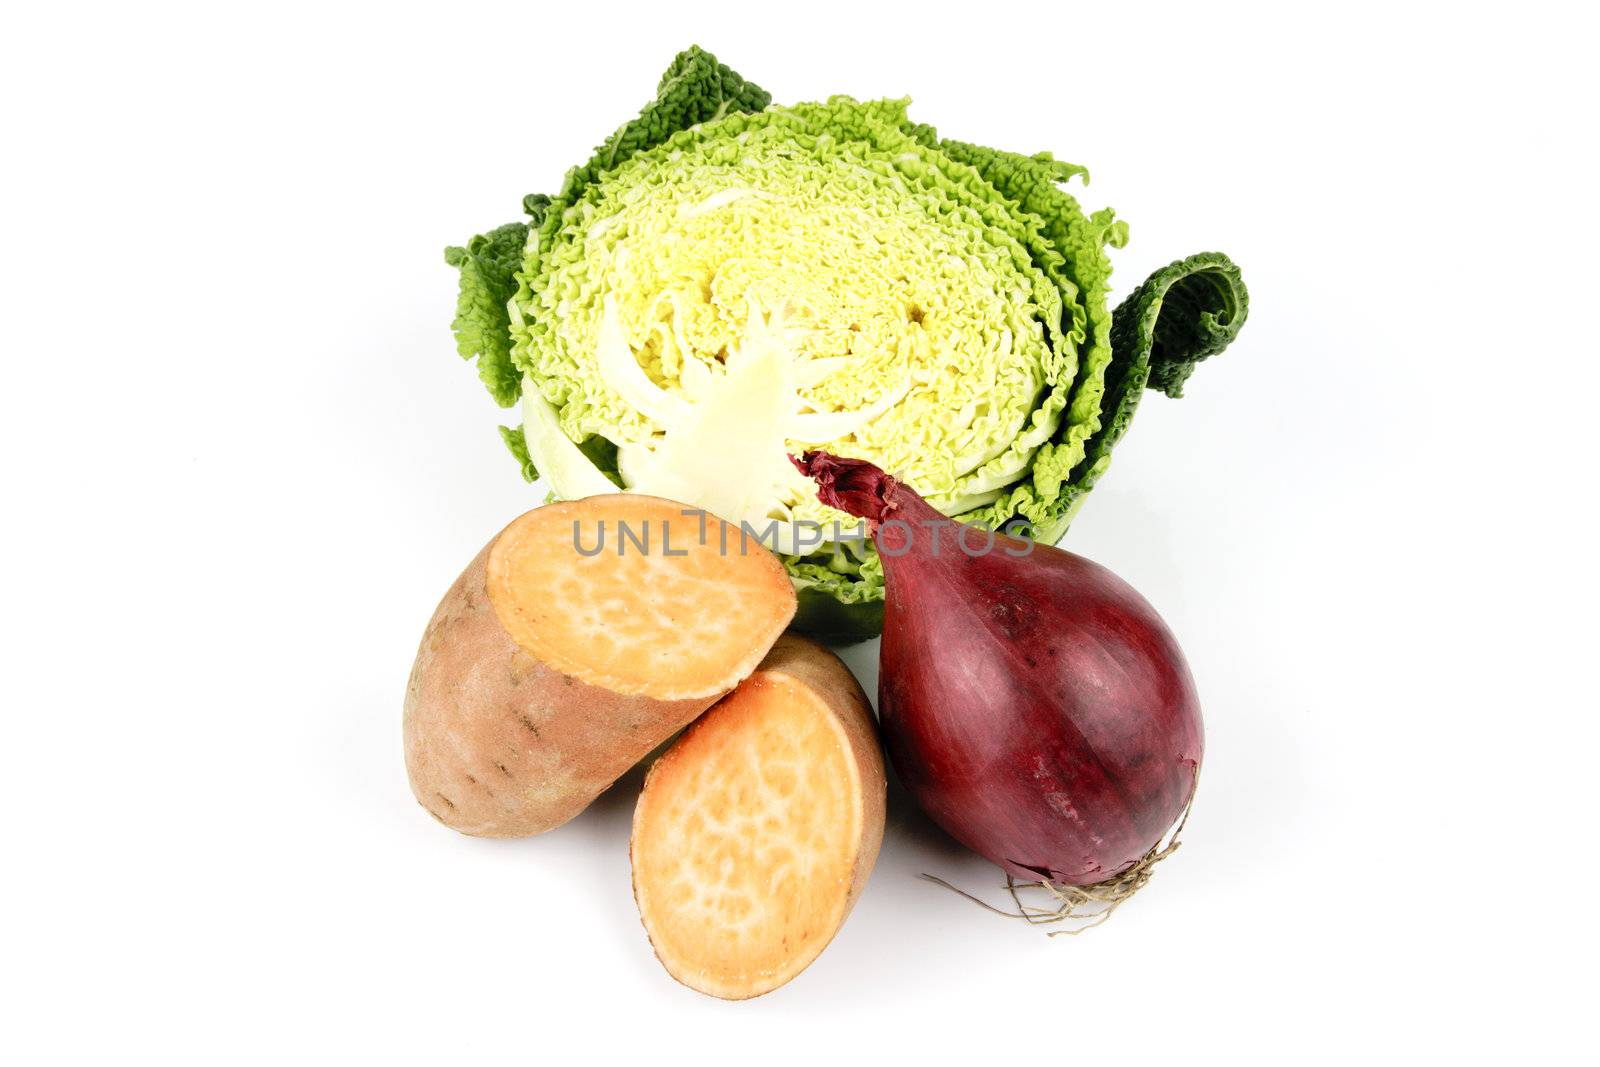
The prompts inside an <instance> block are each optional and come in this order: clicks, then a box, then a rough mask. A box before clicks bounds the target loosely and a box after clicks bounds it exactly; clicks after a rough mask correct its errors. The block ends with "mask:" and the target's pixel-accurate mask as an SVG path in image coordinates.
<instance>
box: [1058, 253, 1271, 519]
mask: <svg viewBox="0 0 1600 1067" xmlns="http://www.w3.org/2000/svg"><path fill="white" fill-rule="evenodd" d="M1249 311H1250V294H1249V292H1248V291H1247V290H1246V289H1245V286H1244V278H1243V277H1241V276H1240V274H1239V268H1238V267H1236V266H1234V264H1233V261H1232V260H1231V259H1229V258H1228V257H1227V256H1225V255H1223V254H1222V253H1221V252H1200V253H1197V254H1196V255H1192V256H1190V257H1189V258H1188V259H1180V260H1178V261H1177V262H1175V263H1169V264H1168V265H1167V266H1165V267H1162V268H1161V269H1160V270H1158V271H1156V272H1155V273H1154V274H1152V275H1150V277H1148V278H1146V279H1145V280H1144V282H1143V283H1142V284H1141V285H1140V286H1139V287H1138V288H1137V289H1135V290H1134V291H1133V292H1131V293H1129V294H1128V297H1127V299H1125V300H1124V301H1123V302H1122V303H1121V304H1119V305H1117V310H1116V311H1114V312H1112V316H1111V352H1112V356H1111V366H1110V367H1109V368H1107V370H1106V385H1105V407H1104V412H1105V414H1104V417H1103V419H1102V421H1101V428H1100V431H1099V432H1098V433H1096V434H1095V436H1094V437H1093V438H1092V439H1091V440H1090V441H1089V448H1088V451H1087V453H1086V454H1085V456H1084V458H1083V461H1082V463H1081V464H1080V465H1079V468H1078V470H1076V471H1074V472H1073V477H1072V492H1073V493H1074V494H1076V495H1082V494H1083V493H1085V492H1087V491H1088V490H1089V489H1090V487H1092V486H1093V485H1094V483H1095V481H1096V480H1098V479H1099V477H1100V475H1101V474H1102V473H1103V472H1104V470H1105V468H1106V465H1107V463H1108V462H1109V461H1110V458H1111V449H1112V448H1113V447H1114V446H1115V445H1116V443H1117V441H1118V440H1120V439H1121V438H1122V435H1123V434H1124V433H1125V432H1127V429H1128V423H1129V422H1130V421H1131V420H1132V419H1133V413H1134V411H1135V410H1136V409H1137V408H1138V406H1139V398H1140V396H1141V395H1142V394H1143V393H1144V390H1145V387H1146V386H1148V387H1149V388H1151V389H1159V390H1161V391H1162V392H1164V393H1166V394H1167V395H1168V396H1171V397H1178V396H1182V395H1183V383H1184V382H1185V381H1186V380H1187V379H1188V377H1189V375H1190V373H1192V372H1193V371H1194V368H1195V364H1197V363H1199V362H1200V361H1202V360H1205V359H1209V358H1210V357H1212V356H1214V355H1216V354H1217V353H1219V352H1221V351H1222V350H1223V349H1224V348H1227V347H1228V344H1229V343H1230V342H1231V341H1232V340H1233V339H1234V337H1236V336H1238V333H1239V330H1240V328H1241V327H1243V326H1244V321H1245V318H1246V317H1247V316H1248V314H1249Z"/></svg>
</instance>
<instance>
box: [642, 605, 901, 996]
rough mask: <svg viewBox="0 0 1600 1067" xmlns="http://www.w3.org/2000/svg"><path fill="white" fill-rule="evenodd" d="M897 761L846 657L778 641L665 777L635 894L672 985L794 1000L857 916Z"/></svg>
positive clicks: (656, 785)
mask: <svg viewBox="0 0 1600 1067" xmlns="http://www.w3.org/2000/svg"><path fill="white" fill-rule="evenodd" d="M883 819H884V776H883V756H882V753H881V750H880V749H879V747H878V739H877V733H876V731H875V730H874V727H873V723H872V711H871V709H870V708H869V707H868V705H867V698H866V696H865V695H864V694H863V693H862V692H861V687H860V685H858V684H857V683H856V680H855V678H854V677H853V676H851V674H850V671H849V669H848V668H847V667H845V665H844V664H843V663H841V662H840V661H839V658H838V657H837V656H835V655H834V654H833V653H831V652H829V651H828V650H827V649H825V648H822V647H821V646H820V645H815V644H813V643H811V642H810V641H806V640H804V639H802V638H798V637H792V636H785V637H782V638H780V639H779V640H778V643H777V644H776V645H774V646H773V649H772V651H771V652H770V653H769V654H768V655H767V658H766V659H765V660H764V661H763V662H762V664H761V666H760V667H759V668H757V669H756V672H755V673H754V674H752V675H751V676H750V677H749V678H746V679H745V680H744V681H743V682H741V683H740V684H739V687H738V688H737V689H735V690H734V691H733V693H732V694H731V695H730V696H728V697H727V698H726V699H725V700H723V701H722V702H721V703H719V704H718V705H717V706H716V707H714V708H712V709H711V710H710V711H708V712H707V713H706V714H705V715H704V716H702V717H701V718H700V719H699V720H698V721H697V722H696V723H695V724H694V725H693V726H691V727H690V728H689V729H688V731H687V732H685V733H684V735H683V737H681V738H679V739H678V741H677V742H676V743H674V744H673V746H672V747H671V748H670V749H668V750H667V752H666V753H665V754H664V755H662V757H661V758H660V759H658V760H657V761H656V762H655V765H654V766H652V767H651V768H650V773H649V774H648V775H647V776H646V778H645V785H644V792H643V793H642V794H641V795H640V797H639V805H638V807H637V809H636V810H635V812H634V817H633V840H632V847H631V855H632V859H633V894H634V900H635V901H636V902H637V903H638V905H639V916H640V918H641V919H642V920H643V922H644V928H645V931H646V933H648V934H649V937H650V942H651V944H652V946H654V948H655V953H656V957H657V958H658V959H660V961H661V963H662V965H663V966H665V967H666V969H667V972H668V973H669V974H671V975H672V977H674V978H676V979H677V980H678V981H680V982H682V983H683V984H684V985H687V986H689V987H691V988H693V989H697V990H699V991H700V992H702V993H709V994H710V995H712V996H714V997H722V998H723V999H726V1000H744V999H747V998H750V997H757V996H760V995H761V994H763V993H767V992H770V991H771V990H773V989H776V988H777V987H779V986H781V985H783V984H784V983H785V982H787V981H789V980H790V979H791V978H793V977H794V976H795V975H797V974H799V973H800V972H801V971H803V970H804V969H805V968H806V967H807V966H809V965H810V963H811V962H812V961H813V960H815V959H816V958H817V956H818V955H819V954H820V953H821V952H822V950H823V949H824V948H826V947H827V945H828V942H830V941H831V940H833V936H834V934H835V933H837V932H838V930H839V928H840V926H841V925H842V924H843V923H844V920H845V916H847V915H848V914H849V913H850V909H851V907H852V906H854V904H855V902H856V898H857V897H858V896H859V895H860V893H861V890H862V887H863V886H865V885H866V881H867V876H868V875H869V874H870V873H871V872H872V865H873V863H874V862H876V860H877V858H878V849H879V847H880V846H881V845H882V843H883Z"/></svg>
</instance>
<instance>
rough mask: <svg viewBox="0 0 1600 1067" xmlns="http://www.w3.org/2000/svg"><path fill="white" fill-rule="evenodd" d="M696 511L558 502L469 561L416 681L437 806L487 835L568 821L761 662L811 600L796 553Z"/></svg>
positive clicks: (415, 745)
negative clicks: (784, 555)
mask: <svg viewBox="0 0 1600 1067" xmlns="http://www.w3.org/2000/svg"><path fill="white" fill-rule="evenodd" d="M685 511H686V508H685V506H684V505H681V504H678V503H675V502H673V501H668V500H660V499H658V498H655V497H646V496H639V495H635V494H615V495H610V496H598V497H589V498H587V499H584V500H576V501H567V502H562V503H558V504H549V505H546V506H545V507H542V508H536V509H535V510H533V511H530V512H528V513H527V514H525V515H523V516H521V517H520V518H518V519H516V520H515V521H514V522H512V523H511V525H509V526H507V527H506V528H505V529H504V530H503V531H501V533H500V534H499V535H498V536H497V537H495V539H494V540H493V541H491V542H489V544H488V545H487V546H486V547H485V548H484V550H483V551H482V552H480V553H478V555H477V557H476V558H475V559H474V560H473V561H472V562H471V563H470V564H468V566H467V569H466V570H465V571H464V572H463V573H462V575H461V577H460V578H458V579H457V580H456V582H455V584H454V585H453V586H451V587H450V591H449V592H447V593H446V594H445V597H444V600H443V601H441V602H440V604H439V607H438V610H436V611H435V612H434V615H433V619H432V620H431V621H430V622H429V623H428V628H427V631H426V632H425V633H424V635H423V638H422V646H421V648H420V649H419V650H418V652H417V659H416V663H415V665H414V666H413V668H412V672H411V679H410V683H409V684H408V686H407V689H406V700H405V729H404V733H405V756H406V770H407V773H408V775H409V777H410V780H411V789H412V792H413V793H414V794H415V795H416V798H417V800H418V802H419V803H421V804H422V806H423V807H424V808H426V809H427V810H428V811H429V812H430V813H432V814H433V816H434V817H435V818H436V819H438V820H439V821H440V822H442V823H444V824H445V825H446V826H449V827H452V828H453V829H456V830H459V831H461V832H462V833H466V834H474V835H480V836H485V837H520V836H526V835H529V834H537V833H543V832H544V831H546V830H550V829H553V828H554V827H557V826H560V825H561V824H562V823H564V822H566V821H567V820H568V819H571V818H572V817H573V816H574V815H576V814H578V813H579V812H580V811H582V810H583V809H584V808H586V807H588V806H589V804H590V802H591V801H593V800H594V798H595V797H597V796H599V795H600V793H602V792H603V791H604V790H605V789H606V788H607V787H608V786H610V785H611V784H612V783H613V782H614V781H616V779H617V778H619V777H620V776H621V775H622V774H623V773H625V772H626V771H627V770H628V768H630V767H632V766H633V765H634V764H636V763H638V762H639V760H641V759H643V758H644V757H645V756H646V755H647V754H649V752H650V751H651V750H652V749H654V748H655V747H656V746H657V745H659V744H661V743H662V742H663V741H665V740H666V739H667V738H669V737H671V736H672V735H673V734H674V733H676V732H677V731H678V730H680V729H682V728H683V727H684V726H685V725H686V724H688V723H689V722H691V721H692V720H693V719H694V718H695V717H696V716H697V715H699V714H700V713H701V712H703V711H705V710H706V708H708V707H710V706H711V705H712V704H713V703H715V702H716V701H717V700H718V699H719V698H720V697H722V696H723V695H724V694H725V693H727V692H728V691H729V690H731V689H732V688H733V687H734V686H735V685H737V684H738V682H739V681H740V680H741V679H742V678H744V677H745V676H746V675H748V674H749V673H750V671H751V670H752V669H753V668H754V667H755V666H756V665H757V664H758V663H759V662H760V661H761V658H762V656H763V655H764V654H765V653H766V652H767V651H768V649H770V648H771V647H772V643H773V642H774V641H775V640H776V639H777V638H778V635H779V634H781V633H782V632H783V629H784V627H785V626H787V625H788V623H789V620H790V619H791V618H792V617H793V616H794V611H795V595H794V590H793V587H792V586H791V584H790V582H789V579H788V576H787V574H786V573H785V572H784V569H783V566H782V564H781V563H779V562H778V559H777V557H775V556H773V555H772V554H771V553H770V552H768V551H767V550H766V549H764V548H762V547H761V546H760V545H759V544H756V543H755V542H754V541H750V542H748V543H745V542H741V540H740V538H739V533H738V531H737V530H736V529H732V528H731V527H730V528H729V530H731V533H730V534H729V535H728V540H727V544H728V547H727V549H726V550H724V549H723V538H722V536H721V535H722V532H723V531H722V530H721V529H720V524H719V522H718V520H716V519H715V518H710V517H708V516H701V515H699V514H695V515H685V514H684V512H685ZM602 522H603V523H605V530H606V541H605V543H604V548H603V550H601V551H599V552H595V553H593V554H588V553H589V552H590V551H592V550H593V549H594V548H595V546H596V544H597V543H598V541H597V536H598V533H599V529H600V525H599V524H600V523H602ZM619 522H621V523H626V524H627V525H628V528H629V530H630V531H631V532H632V533H633V534H634V538H633V539H632V540H623V541H622V542H621V545H620V549H619V543H618V538H617V530H618V526H617V524H618V523H619ZM702 522H704V525H702ZM574 524H576V534H575V527H574ZM702 531H705V533H706V536H705V537H704V538H703V539H702V536H701V534H702ZM645 532H647V536H649V537H650V539H651V541H650V544H649V546H648V550H645V549H641V548H640V547H639V545H638V537H639V535H640V534H641V533H645ZM663 538H664V539H665V542H664V541H663ZM580 548H581V550H580ZM680 553H681V554H680Z"/></svg>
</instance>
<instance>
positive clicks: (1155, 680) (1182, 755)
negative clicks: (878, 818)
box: [798, 452, 1204, 885]
mask: <svg viewBox="0 0 1600 1067" xmlns="http://www.w3.org/2000/svg"><path fill="white" fill-rule="evenodd" d="M798 465H799V466H800V468H801V469H802V470H803V471H805V472H806V473H807V474H810V475H811V476H812V477H814V478H816V479H817V481H818V483H819V487H820V491H819V495H820V496H821V497H822V499H823V502H824V503H827V504H829V505H830V506H833V507H838V508H841V509H842V510H845V511H849V512H851V513H852V514H855V515H859V516H861V517H863V518H866V519H867V520H868V524H869V528H870V529H872V531H873V537H874V540H875V541H876V542H877V544H878V549H879V553H880V555H881V556H882V557H883V560H884V571H885V575H886V585H887V593H886V600H885V605H884V630H883V644H882V648H881V652H880V673H879V687H878V714H879V717H880V719H881V722H882V726H883V733H884V738H885V742H886V746H887V748H888V751H889V756H890V759H891V760H892V761H893V763H894V766H895V769H896V771H897V772H898V773H899V776H900V779H901V781H902V782H903V783H904V784H905V786H906V788H907V790H909V791H910V793H911V794H912V796H913V797H914V798H915V799H916V801H917V803H918V804H919V805H920V806H921V807H922V809H923V810H924V811H925V812H927V814H928V815H929V816H930V817H931V818H932V819H933V820H934V821H935V822H936V823H938V824H939V825H940V826H941V827H943V828H944V829H945V830H946V831H947V832H948V833H949V834H950V835H951V836H952V837H954V838H955V839H956V840H958V841H960V842H961V843H962V844H964V845H966V846H967V847H968V848H970V849H972V850H973V851H974V852H976V853H978V854H979V855H981V856H984V857H986V858H987V859H989V860H991V861H993V862H994V863H996V864H999V865H1000V866H1001V867H1002V868H1004V869H1005V870H1006V872H1007V873H1008V874H1011V875H1013V876H1014V877H1017V878H1019V879H1022V880H1024V881H1035V880H1040V879H1043V880H1046V881H1050V882H1056V883H1062V884H1068V885H1089V884H1093V883H1095V882H1100V881H1104V880H1106V879H1108V878H1111V877H1114V876H1115V875H1117V874H1120V873H1122V872H1123V871H1126V870H1127V869H1128V868H1130V867H1132V866H1133V865H1134V864H1135V863H1137V862H1138V861H1139V859H1140V858H1141V857H1142V856H1143V855H1144V854H1145V853H1146V852H1148V851H1149V850H1150V849H1151V848H1152V847H1153V846H1154V845H1156V844H1157V843H1158V842H1159V841H1160V840H1161V838H1162V836H1163V835H1164V834H1165V833H1166V831H1167V830H1169V829H1170V828H1171V827H1172V826H1173V824H1174V823H1175V822H1176V821H1177V820H1178V818H1179V816H1180V815H1181V814H1182V813H1183V811H1184V808H1185V807H1186V806H1187V805H1188V803H1189V801H1190V799H1191V797H1192V796H1193V792H1194V786H1195V782H1196V778H1197V774H1198V770H1199V766H1200V762H1201V758H1202V755H1203V749H1204V731H1203V727H1202V724H1201V717H1200V702H1199V698H1198V695H1197V694H1196V692H1195V686H1194V679H1193V677H1192V676H1191V674H1190V672H1189V668H1188V665H1187V663H1186V662H1185V660H1184V657H1183V653H1182V651H1181V650H1180V649H1179V647H1178V643H1177V641H1176V639H1175V638H1174V637H1173V635H1172V632H1171V631H1170V630H1169V629H1168V628H1167V626H1166V624H1165V623H1164V622H1163V621H1162V620H1161V617H1160V616H1159V615H1157V614H1156V612H1155V609H1154V608H1152V607H1151V606H1150V604H1149V603H1148V602H1147V601H1146V600H1145V599H1144V598H1143V597H1142V596H1140V595H1139V594H1138V593H1137V592H1136V591H1135V590H1134V589H1133V588H1132V587H1131V586H1129V585H1128V584H1127V583H1126V582H1124V581H1123V580H1122V579H1120V578H1118V577H1117V576H1116V575H1114V574H1112V573H1111V572H1110V571H1109V570H1107V569H1105V568H1104V567H1101V566H1100V565H1098V564H1096V563H1094V562H1092V561H1090V560H1087V559H1084V558H1083V557H1082V556H1078V555H1075V554H1073V553H1071V552H1066V551H1063V550H1061V549H1056V548H1051V547H1048V546H1046V545H1040V544H1034V543H1032V542H1028V541H1023V540H1018V539H1016V538H1011V537H1006V536H1004V535H996V537H995V539H994V547H993V548H992V549H991V550H990V551H988V552H987V553H984V554H978V553H981V552H982V550H983V548H984V546H985V545H987V544H988V535H987V534H984V533H981V532H978V531H972V530H970V528H967V527H962V526H959V525H958V524H956V523H953V522H951V521H950V520H949V519H946V518H945V517H944V516H942V515H940V514H939V513H938V512H936V511H934V510H933V508H931V507H929V506H928V505H927V504H926V503H924V502H923V501H922V500H921V499H920V498H919V497H918V496H917V495H916V494H915V493H913V492H912V491H911V490H909V489H907V488H906V487H905V486H903V485H901V484H900V483H899V482H897V481H895V480H894V479H893V478H890V477H889V476H888V475H886V474H884V473H883V472H882V471H880V470H878V469H877V468H876V467H873V466H872V465H871V464H869V463H865V462H863V461H859V460H847V459H836V458H834V457H832V456H828V455H826V454H823V453H816V452H811V453H807V454H806V456H805V457H804V458H803V459H802V460H800V461H798ZM963 530H967V531H968V532H967V533H966V534H965V535H963V534H962V531H963ZM958 536H965V539H966V544H967V545H968V546H970V548H971V550H972V551H970V552H968V551H962V550H961V548H960V547H959V546H958V542H957V540H956V538H957V537H958ZM936 538H937V540H935V539H936ZM935 546H937V550H935ZM935 552H936V554H935Z"/></svg>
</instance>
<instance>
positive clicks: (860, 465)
mask: <svg viewBox="0 0 1600 1067" xmlns="http://www.w3.org/2000/svg"><path fill="white" fill-rule="evenodd" d="M790 460H791V461H792V462H793V463H794V465H795V466H796V467H798V468H799V469H800V472H801V473H802V474H804V475H806V476H807V477H809V478H811V479H813V480H815V481H816V483H817V499H818V500H820V501H822V502H823V503H824V504H826V505H828V506H829V507H830V508H838V509H839V510H840V511H843V512H846V513H848V514H850V515H854V516H855V517H856V518H858V519H865V520H866V523H867V532H868V533H869V534H871V535H872V537H873V538H874V539H875V540H876V541H878V543H879V547H880V548H882V549H885V550H887V551H889V552H890V553H893V554H894V555H901V554H904V553H905V552H906V551H907V550H909V549H910V547H911V542H912V540H913V539H914V538H915V537H917V536H922V535H921V534H919V533H918V532H916V531H917V529H918V528H922V529H925V528H927V527H928V526H930V525H933V524H937V525H941V526H952V525H954V522H953V521H952V520H951V519H949V518H946V517H945V516H944V515H941V514H940V513H939V512H938V511H936V510H934V508H933V507H932V506H931V505H930V504H928V502H927V501H925V500H923V499H922V498H921V497H920V496H918V495H917V494H916V493H915V492H914V491H913V490H912V489H910V488H909V487H908V486H906V485H903V484H902V483H901V482H899V481H898V480H896V479H895V478H893V477H891V476H890V475H888V474H885V473H884V472H883V471H882V470H880V469H879V468H877V467H875V466H873V465H872V464H871V463H868V462H867V461H866V460H864V459H845V458H843V457H841V456H834V455H829V454H828V453H827V452H817V451H811V452H807V453H806V454H805V455H803V456H801V457H799V458H798V459H796V458H795V457H793V456H791V457H790ZM892 520H898V521H892ZM886 523H887V524H888V525H885V524H886Z"/></svg>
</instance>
